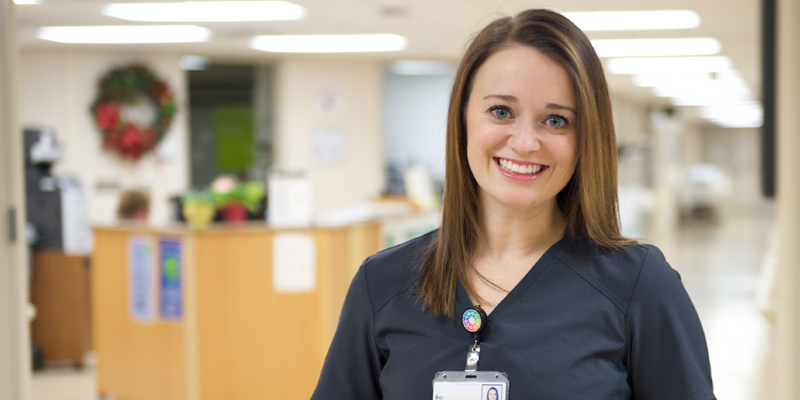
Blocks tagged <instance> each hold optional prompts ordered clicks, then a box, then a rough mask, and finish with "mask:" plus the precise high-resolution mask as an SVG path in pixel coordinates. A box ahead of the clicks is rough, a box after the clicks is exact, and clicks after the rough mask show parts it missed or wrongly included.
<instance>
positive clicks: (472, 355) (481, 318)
mask: <svg viewBox="0 0 800 400" xmlns="http://www.w3.org/2000/svg"><path fill="white" fill-rule="evenodd" d="M461 323H462V324H463V325H464V329H466V330H467V332H469V333H471V334H472V337H473V339H474V340H475V342H474V343H473V344H472V345H471V346H469V352H467V366H466V367H465V368H464V370H465V371H477V370H478V361H479V360H480V356H481V355H480V353H481V346H480V344H478V342H480V339H481V336H480V333H481V331H482V330H483V329H484V328H485V327H486V324H487V323H488V321H487V318H486V313H485V312H484V311H483V309H482V308H481V306H475V307H470V308H468V309H466V310H464V313H463V314H462V315H461Z"/></svg>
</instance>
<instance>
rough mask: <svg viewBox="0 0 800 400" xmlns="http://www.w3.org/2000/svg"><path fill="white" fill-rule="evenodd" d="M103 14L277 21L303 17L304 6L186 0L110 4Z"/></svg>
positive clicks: (154, 18) (145, 18) (159, 18)
mask: <svg viewBox="0 0 800 400" xmlns="http://www.w3.org/2000/svg"><path fill="white" fill-rule="evenodd" d="M103 14H105V15H108V16H109V17H114V18H120V19H124V20H128V21H147V22H232V21H278V20H293V19H301V18H303V16H304V15H305V9H304V8H303V7H300V6H298V5H296V4H292V3H289V2H285V1H185V2H174V3H173V2H170V3H115V4H108V5H106V6H105V7H103Z"/></svg>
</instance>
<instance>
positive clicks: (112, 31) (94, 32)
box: [36, 25, 211, 43]
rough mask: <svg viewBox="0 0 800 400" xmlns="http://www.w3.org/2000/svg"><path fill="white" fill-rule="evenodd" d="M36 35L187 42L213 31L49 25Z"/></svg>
mask: <svg viewBox="0 0 800 400" xmlns="http://www.w3.org/2000/svg"><path fill="white" fill-rule="evenodd" d="M36 37H38V38H39V39H44V40H50V41H53V42H59V43H187V42H205V41H208V39H209V38H210V37H211V31H210V30H208V29H206V28H201V27H199V26H194V25H127V26H47V27H43V28H39V30H38V31H37V32H36Z"/></svg>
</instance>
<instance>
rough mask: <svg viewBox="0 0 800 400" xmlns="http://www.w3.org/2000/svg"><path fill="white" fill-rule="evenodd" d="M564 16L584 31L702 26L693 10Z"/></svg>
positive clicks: (587, 13)
mask: <svg viewBox="0 0 800 400" xmlns="http://www.w3.org/2000/svg"><path fill="white" fill-rule="evenodd" d="M564 15H565V16H566V17H567V18H569V19H570V20H572V22H574V23H575V25H577V26H578V27H579V28H581V29H582V30H584V31H626V30H652V29H690V28H696V27H698V26H699V25H700V16H699V15H697V13H696V12H694V11H691V10H663V11H598V12H570V13H564Z"/></svg>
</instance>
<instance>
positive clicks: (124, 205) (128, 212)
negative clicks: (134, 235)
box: [117, 189, 150, 222]
mask: <svg viewBox="0 0 800 400" xmlns="http://www.w3.org/2000/svg"><path fill="white" fill-rule="evenodd" d="M149 214H150V195H149V194H147V193H146V192H144V191H142V190H140V189H129V190H126V191H124V192H122V196H121V197H120V199H119V206H118V207H117V221H118V222H121V221H139V222H147V218H148V216H149Z"/></svg>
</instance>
